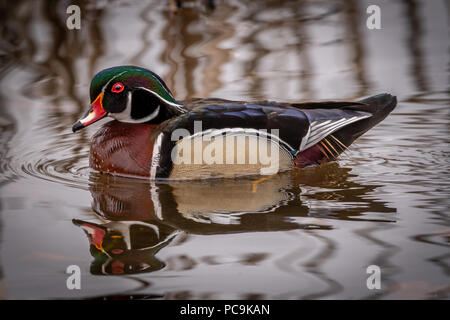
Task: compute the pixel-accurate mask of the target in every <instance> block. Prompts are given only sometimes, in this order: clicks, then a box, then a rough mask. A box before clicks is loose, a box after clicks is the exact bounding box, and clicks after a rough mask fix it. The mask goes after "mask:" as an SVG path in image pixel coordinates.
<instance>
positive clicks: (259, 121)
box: [152, 99, 370, 178]
mask: <svg viewBox="0 0 450 320" xmlns="http://www.w3.org/2000/svg"><path fill="white" fill-rule="evenodd" d="M215 101H216V102H217V100H215ZM202 102H205V101H204V99H202ZM211 102H212V101H211ZM221 102H222V103H221V104H220V103H217V104H204V105H200V106H198V105H197V107H194V108H193V109H192V110H191V111H190V112H188V113H186V114H183V115H181V116H179V117H176V118H172V119H170V120H168V121H166V122H164V123H163V124H161V125H160V126H159V127H158V130H156V131H155V133H154V134H155V139H156V140H155V141H156V143H155V149H154V152H153V157H154V161H153V162H154V163H153V164H152V168H154V169H153V170H154V172H153V173H152V177H154V178H167V177H168V176H169V175H170V171H171V169H172V165H173V163H172V159H171V152H172V149H173V148H174V147H175V144H176V142H177V141H178V138H179V136H176V137H174V136H173V134H174V133H177V132H180V131H177V129H179V130H185V131H186V130H187V132H188V133H189V135H190V136H191V137H194V135H202V136H208V137H212V136H217V135H223V134H233V135H246V136H249V135H256V136H259V137H260V136H270V139H272V140H277V142H278V143H279V145H280V146H281V147H282V148H283V150H286V151H288V152H289V153H291V154H292V155H293V154H295V153H296V152H298V151H302V150H305V149H306V148H309V147H310V146H312V145H314V144H316V143H318V142H319V141H320V140H322V139H323V138H325V137H326V136H327V135H329V134H331V133H333V132H334V131H336V130H339V129H340V128H342V127H344V126H346V125H348V124H350V123H353V122H355V121H358V120H361V119H364V118H367V117H370V114H368V113H365V112H360V111H354V110H341V109H325V108H322V109H305V110H303V109H298V108H294V107H284V106H283V107H280V106H273V105H258V104H239V103H227V102H226V100H221Z"/></svg>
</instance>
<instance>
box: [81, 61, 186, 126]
mask: <svg viewBox="0 0 450 320" xmlns="http://www.w3.org/2000/svg"><path fill="white" fill-rule="evenodd" d="M90 98H91V105H90V108H89V110H88V111H87V112H86V113H85V115H83V117H82V118H81V119H80V120H79V121H78V122H77V123H76V124H75V125H74V126H73V128H72V129H73V131H77V130H79V129H81V128H84V127H86V126H88V125H90V124H91V123H94V122H95V121H97V120H100V119H101V118H103V117H106V116H109V117H112V118H114V119H116V120H119V121H122V122H131V123H147V122H148V123H161V122H163V121H164V120H167V119H169V118H172V117H174V116H177V115H179V114H182V113H184V112H186V110H185V109H184V108H183V107H182V106H181V105H180V104H179V103H178V102H177V101H176V100H175V98H174V97H173V95H172V93H171V92H170V90H169V88H168V87H167V86H166V84H165V83H164V81H163V80H162V79H161V78H160V77H159V76H158V75H157V74H156V73H154V72H152V71H150V70H147V69H144V68H140V67H136V66H118V67H112V68H108V69H104V70H102V71H100V72H99V73H97V74H96V75H95V76H94V78H93V79H92V81H91V87H90Z"/></svg>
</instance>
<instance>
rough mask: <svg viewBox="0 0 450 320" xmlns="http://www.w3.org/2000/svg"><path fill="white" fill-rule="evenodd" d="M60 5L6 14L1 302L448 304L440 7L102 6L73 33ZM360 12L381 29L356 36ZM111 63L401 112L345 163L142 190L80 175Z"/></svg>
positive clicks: (129, 182) (139, 185)
mask: <svg viewBox="0 0 450 320" xmlns="http://www.w3.org/2000/svg"><path fill="white" fill-rule="evenodd" d="M71 3H72V2H65V1H60V2H58V4H57V5H55V4H54V2H52V1H26V2H16V3H11V2H8V4H7V5H6V4H3V6H4V8H2V10H0V12H1V15H2V19H1V21H2V25H1V30H2V40H1V45H0V46H1V53H0V54H1V55H0V61H1V68H0V83H1V85H0V106H1V107H0V130H1V135H0V144H1V148H0V150H1V151H0V155H1V158H0V159H1V160H0V181H1V182H0V183H1V184H0V186H1V189H0V190H1V193H0V205H1V213H0V236H1V237H0V239H1V240H0V252H1V255H0V297H3V298H7V299H14V298H25V299H29V298H39V299H41V298H42V299H47V298H96V297H112V296H121V297H123V298H127V297H130V296H134V297H135V298H136V297H138V298H149V299H150V298H167V299H178V298H193V299H201V298H249V299H305V298H308V299H335V298H350V299H393V298H408V299H416V298H418V299H434V298H448V297H449V292H450V282H449V274H450V269H449V262H450V251H449V236H450V227H449V225H450V224H449V222H450V221H449V215H448V210H449V203H450V202H449V200H448V196H449V194H448V187H449V182H448V181H449V179H448V178H449V169H450V166H449V148H448V143H449V119H450V115H449V106H450V103H449V102H450V95H449V81H448V80H449V73H448V66H449V56H448V49H449V41H448V39H449V29H448V10H449V8H448V3H446V2H445V1H389V2H388V1H375V2H373V1H370V2H369V1H348V2H347V1H345V2H344V1H342V2H331V3H326V2H321V1H302V2H296V1H292V2H287V1H286V2H283V3H282V4H280V3H278V2H277V1H264V3H263V4H261V3H260V2H255V3H253V2H251V3H244V2H243V1H236V0H234V1H216V8H215V9H214V10H212V9H208V8H205V6H204V5H203V2H202V1H190V2H185V6H186V8H184V9H183V10H180V11H178V12H177V13H173V12H171V11H170V9H169V5H168V2H167V3H166V2H164V1H150V2H149V3H142V4H139V5H136V4H134V2H133V5H131V4H130V3H131V2H127V1H112V2H99V3H97V4H94V3H89V4H80V6H81V8H82V24H81V30H78V31H69V30H67V28H66V26H65V19H66V17H67V15H66V13H65V11H66V8H67V6H68V5H69V4H71ZM369 4H378V5H380V7H381V12H382V29H381V30H368V29H367V28H366V24H365V20H366V17H367V14H366V13H365V9H366V8H367V6H368V5H369ZM5 6H6V7H5ZM120 64H137V65H141V66H144V67H147V68H150V69H152V70H153V71H155V72H156V73H158V74H160V75H161V76H162V77H163V79H164V80H165V81H166V83H167V85H168V86H169V87H170V88H172V90H173V92H174V94H175V96H176V97H177V98H178V99H184V98H191V97H207V96H215V97H223V98H228V99H246V100H253V99H273V100H280V101H281V100H282V101H300V100H320V99H325V100H326V99H356V98H358V97H362V96H366V95H371V94H376V93H381V92H389V93H392V94H395V95H397V97H398V101H399V103H398V106H397V108H396V109H395V110H394V112H393V113H392V114H391V115H390V116H389V117H388V118H387V119H386V120H384V121H383V122H382V123H381V124H379V125H378V126H377V127H375V128H374V129H372V130H371V131H370V132H368V133H367V134H365V135H364V136H363V137H361V138H360V139H359V140H358V141H357V142H356V143H355V144H354V145H352V147H351V150H350V151H349V152H347V153H346V154H344V155H343V156H342V157H341V160H340V161H339V162H338V163H330V164H327V165H324V166H322V167H316V168H308V169H303V170H296V171H292V172H287V173H283V174H280V175H278V176H276V177H274V178H272V179H268V180H266V181H263V182H261V183H255V179H241V180H229V181H227V180H225V181H224V180H214V181H203V182H178V183H169V184H150V183H148V182H145V181H140V180H138V181H135V180H133V179H126V178H118V177H111V176H102V175H98V174H96V173H95V172H91V170H90V169H89V167H88V151H89V139H90V137H91V136H92V135H93V134H94V132H95V131H96V130H97V129H98V128H99V126H100V124H96V125H92V126H90V127H89V128H87V129H85V130H82V131H81V132H80V133H79V134H72V133H71V126H72V124H73V123H74V122H75V121H76V120H77V119H78V117H79V116H80V115H81V114H82V112H83V111H84V110H85V108H86V107H87V105H88V103H89V97H88V88H89V83H90V79H91V78H92V76H93V75H94V74H95V73H96V72H97V71H99V70H101V69H103V68H106V67H110V66H114V65H120ZM103 123H104V121H103ZM89 237H91V238H92V239H91V240H92V243H91V245H90V242H89ZM102 237H103V242H101V241H100V240H99V239H101V238H102ZM130 244H131V245H130ZM99 249H101V250H103V251H101V250H99ZM102 252H106V253H102ZM69 265H78V266H79V267H80V268H81V286H82V288H81V290H68V289H67V287H66V279H67V277H68V274H66V269H67V267H68V266H69ZM369 265H378V266H379V267H380V268H381V286H382V287H381V290H368V289H367V286H366V279H367V277H368V276H369V275H368V274H367V273H366V268H367V267H368V266H369Z"/></svg>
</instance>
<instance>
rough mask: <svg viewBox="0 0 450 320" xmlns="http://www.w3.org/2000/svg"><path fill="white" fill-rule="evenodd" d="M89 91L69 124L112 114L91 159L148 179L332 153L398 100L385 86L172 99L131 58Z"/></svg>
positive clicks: (261, 168) (217, 173) (281, 167)
mask: <svg viewBox="0 0 450 320" xmlns="http://www.w3.org/2000/svg"><path fill="white" fill-rule="evenodd" d="M90 97H91V101H92V103H91V104H90V107H89V109H88V110H87V111H86V113H85V114H84V115H83V116H82V117H81V119H80V120H79V121H77V122H76V123H75V124H74V125H73V128H72V130H73V132H76V131H78V130H80V129H82V128H84V127H86V126H88V125H91V124H93V123H94V122H96V121H98V120H100V119H102V118H104V117H111V118H113V119H114V121H110V122H108V123H106V124H104V125H103V126H102V127H101V129H100V130H99V131H98V132H97V133H95V135H94V136H93V138H92V144H91V149H90V160H89V163H90V167H91V168H93V169H94V170H97V171H99V172H105V173H110V174H115V175H122V176H131V177H141V178H148V179H151V180H158V179H176V180H179V179H202V178H216V177H225V178H227V177H237V176H244V175H258V174H273V173H276V172H280V171H286V170H289V169H290V168H293V167H306V166H311V165H318V164H322V163H325V162H329V161H334V160H336V159H337V157H338V156H339V155H340V154H341V153H342V152H344V151H345V150H346V149H347V148H348V147H349V146H350V144H351V143H352V142H353V141H355V139H357V138H358V137H359V136H361V135H362V134H363V133H365V132H366V131H368V130H369V129H371V128H372V127H373V126H375V125H376V124H378V123H379V122H380V121H382V120H383V119H384V118H385V117H386V116H387V115H388V114H389V113H390V112H391V111H392V110H393V109H394V108H395V106H396V103H397V102H396V97H395V96H392V95H390V94H379V95H376V96H372V97H369V98H366V99H363V100H359V101H353V102H346V101H326V102H302V103H283V102H274V101H257V102H244V101H230V100H224V99H217V98H203V99H201V98H196V99H190V100H185V101H177V100H175V98H174V97H173V94H172V93H171V91H170V89H169V88H168V87H167V86H166V84H165V83H164V81H163V80H162V79H161V78H160V77H159V76H158V75H157V74H155V73H154V72H152V71H149V70H147V69H144V68H140V67H136V66H117V67H112V68H109V69H105V70H103V71H101V72H99V73H98V74H96V75H95V76H94V78H93V79H92V82H91V86H90ZM269 151H270V152H269ZM205 155H206V156H207V157H205ZM263 156H265V158H264V157H263ZM263 158H264V159H263ZM267 159H269V160H270V161H271V163H269V161H268V160H267ZM269 166H270V168H269ZM265 169H266V170H265ZM272 169H274V170H272Z"/></svg>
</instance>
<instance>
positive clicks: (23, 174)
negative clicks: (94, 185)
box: [0, 121, 90, 190]
mask: <svg viewBox="0 0 450 320" xmlns="http://www.w3.org/2000/svg"><path fill="white" fill-rule="evenodd" d="M48 122H52V121H47V123H45V121H43V125H41V126H38V127H34V128H33V129H31V130H21V131H18V132H16V133H15V134H14V135H13V134H12V133H11V134H10V135H9V136H10V137H12V138H11V139H10V140H9V141H4V142H3V143H4V144H5V146H6V147H5V150H6V151H5V152H4V154H3V157H2V158H1V160H0V180H1V181H9V180H15V179H21V178H30V177H31V178H37V179H42V180H46V181H50V182H55V183H60V184H64V185H66V186H70V187H75V188H80V189H85V190H87V189H88V181H89V172H90V169H89V160H88V156H89V138H88V136H89V134H90V133H89V132H86V133H84V134H82V135H74V134H72V133H71V132H70V131H69V130H70V125H69V122H68V121H67V122H68V123H64V124H61V123H59V124H56V125H55V124H54V123H53V124H50V123H48ZM44 125H45V126H44Z"/></svg>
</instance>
